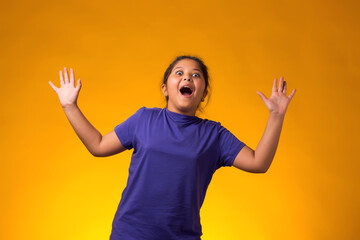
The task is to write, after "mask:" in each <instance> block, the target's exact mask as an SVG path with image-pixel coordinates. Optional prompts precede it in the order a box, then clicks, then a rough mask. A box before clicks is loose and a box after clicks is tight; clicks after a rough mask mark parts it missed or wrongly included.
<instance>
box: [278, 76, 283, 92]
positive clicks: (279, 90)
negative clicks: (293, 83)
mask: <svg viewBox="0 0 360 240" xmlns="http://www.w3.org/2000/svg"><path fill="white" fill-rule="evenodd" d="M283 87H284V77H280V81H279V89H278V92H279V93H280V92H282V91H283Z"/></svg>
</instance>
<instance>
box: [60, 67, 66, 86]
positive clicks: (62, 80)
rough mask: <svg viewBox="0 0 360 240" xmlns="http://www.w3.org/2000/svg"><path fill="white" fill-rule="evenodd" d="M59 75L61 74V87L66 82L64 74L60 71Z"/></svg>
mask: <svg viewBox="0 0 360 240" xmlns="http://www.w3.org/2000/svg"><path fill="white" fill-rule="evenodd" d="M59 74H60V85H61V86H62V85H63V84H64V83H65V82H64V78H63V74H62V72H61V70H60V72H59Z"/></svg>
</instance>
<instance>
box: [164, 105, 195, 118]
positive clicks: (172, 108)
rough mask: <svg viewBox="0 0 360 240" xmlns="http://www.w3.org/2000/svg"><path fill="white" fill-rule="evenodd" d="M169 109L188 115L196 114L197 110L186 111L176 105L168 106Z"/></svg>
mask: <svg viewBox="0 0 360 240" xmlns="http://www.w3.org/2000/svg"><path fill="white" fill-rule="evenodd" d="M166 108H167V110H169V111H171V112H176V113H179V114H184V115H188V116H193V117H194V116H195V113H196V109H195V110H189V111H184V110H180V109H177V108H175V107H172V106H169V105H168V106H166Z"/></svg>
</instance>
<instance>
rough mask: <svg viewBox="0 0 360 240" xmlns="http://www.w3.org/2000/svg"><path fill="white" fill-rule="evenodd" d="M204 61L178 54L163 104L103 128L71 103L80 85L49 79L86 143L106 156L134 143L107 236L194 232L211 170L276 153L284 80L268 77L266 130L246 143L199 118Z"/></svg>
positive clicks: (113, 239)
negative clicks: (106, 130)
mask: <svg viewBox="0 0 360 240" xmlns="http://www.w3.org/2000/svg"><path fill="white" fill-rule="evenodd" d="M208 78H209V77H208V72H207V67H206V66H205V65H204V63H203V61H202V60H201V59H199V58H197V57H194V56H179V57H177V58H176V59H175V60H174V61H173V62H172V63H171V64H170V65H169V67H168V68H167V70H166V71H165V74H164V79H163V84H162V86H161V89H162V92H163V93H164V96H165V98H166V101H167V105H166V107H165V108H156V107H155V108H147V107H142V108H140V109H138V110H137V111H136V113H134V114H133V115H132V116H130V117H129V118H128V119H127V120H125V121H124V122H123V123H121V124H119V125H117V126H115V128H114V130H113V131H111V132H109V133H107V134H105V135H104V136H102V135H101V133H100V132H99V131H98V130H96V128H94V127H93V126H92V125H91V124H90V123H89V122H88V120H87V119H86V118H85V116H84V115H83V114H82V112H81V111H80V109H79V107H78V106H77V98H78V95H79V91H80V88H81V82H80V79H79V80H78V83H77V86H76V87H75V83H74V81H75V77H74V72H73V70H72V69H70V78H69V76H68V72H67V69H66V68H64V76H63V74H62V72H61V71H60V84H61V87H60V88H57V87H56V86H54V84H53V83H52V82H49V84H50V85H51V87H52V88H53V89H54V91H55V92H56V93H57V95H58V97H59V100H60V103H61V106H62V108H63V110H64V111H65V114H66V116H67V118H68V120H69V121H70V124H71V125H72V127H73V128H74V130H75V132H76V133H77V135H78V136H79V138H80V139H81V141H82V142H83V143H84V145H85V146H86V148H87V149H88V150H89V151H90V153H91V154H93V155H94V156H96V157H105V156H110V155H114V154H117V153H120V152H122V151H124V150H126V149H129V150H130V149H132V148H134V151H133V154H132V157H131V163H130V167H129V178H128V181H127V186H126V187H125V189H124V191H123V193H122V197H121V200H120V203H119V206H118V209H117V211H116V214H115V217H114V220H113V224H112V231H111V235H110V240H120V239H121V240H135V239H136V240H139V239H146V240H153V239H154V240H155V239H161V240H168V239H181V240H186V239H189V240H195V239H196V240H198V239H200V237H201V235H202V228H201V224H200V208H201V206H202V204H203V201H204V198H205V193H206V190H207V187H208V185H209V183H210V180H211V178H212V175H213V173H214V172H215V171H216V170H217V169H218V168H220V167H223V166H234V167H236V168H238V169H241V170H244V171H248V172H253V173H265V172H266V171H267V170H268V168H269V167H270V164H271V162H272V160H273V158H274V155H275V151H276V148H277V145H278V142H279V137H280V132H281V127H282V124H283V121H284V117H285V112H286V109H287V106H288V105H289V102H290V100H291V99H292V97H293V96H294V94H295V89H294V90H293V91H292V93H291V94H290V95H289V96H288V97H287V96H286V88H287V87H286V82H285V81H284V80H283V77H281V78H280V82H279V87H277V79H275V80H274V84H273V88H272V95H271V97H270V98H269V99H268V98H266V97H265V95H264V94H263V93H261V92H257V93H258V94H259V96H260V97H261V98H262V100H263V101H264V103H265V105H266V107H267V108H268V109H269V119H268V122H267V125H266V129H265V132H264V134H263V136H262V138H261V140H260V142H259V144H258V146H257V147H256V150H255V151H254V150H252V149H251V148H250V147H248V146H246V145H245V144H244V143H243V142H241V141H240V140H238V139H237V138H236V137H235V136H234V135H233V134H232V133H231V132H229V131H228V130H227V129H226V128H225V127H223V126H222V125H221V124H220V123H219V122H215V121H211V120H208V119H201V118H198V117H197V116H195V114H196V111H197V110H198V108H199V105H200V103H201V102H202V101H204V100H205V98H206V97H207V94H208V89H209V81H208Z"/></svg>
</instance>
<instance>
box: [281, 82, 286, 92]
mask: <svg viewBox="0 0 360 240" xmlns="http://www.w3.org/2000/svg"><path fill="white" fill-rule="evenodd" d="M286 90H287V84H286V81H284V89H283V91H282V92H283V93H284V94H285V95H286Z"/></svg>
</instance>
